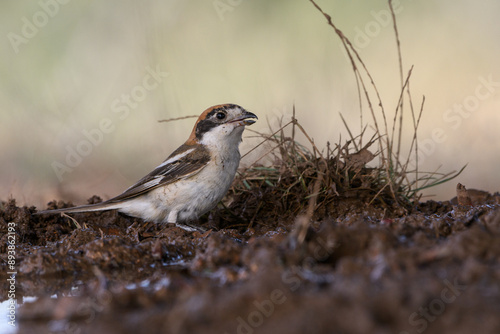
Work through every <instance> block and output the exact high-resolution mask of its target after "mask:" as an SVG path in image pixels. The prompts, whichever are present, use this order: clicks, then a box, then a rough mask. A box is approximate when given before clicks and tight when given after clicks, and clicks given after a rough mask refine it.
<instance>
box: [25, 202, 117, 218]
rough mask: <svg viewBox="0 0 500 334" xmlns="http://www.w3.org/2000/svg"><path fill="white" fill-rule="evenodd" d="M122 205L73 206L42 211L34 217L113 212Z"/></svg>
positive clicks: (107, 203) (104, 203) (103, 203)
mask: <svg viewBox="0 0 500 334" xmlns="http://www.w3.org/2000/svg"><path fill="white" fill-rule="evenodd" d="M121 207H122V205H120V203H110V202H102V203H97V204H87V205H80V206H75V207H72V208H63V209H55V210H42V211H38V212H36V213H34V214H35V215H43V214H51V213H76V212H91V211H106V210H114V209H119V208H121Z"/></svg>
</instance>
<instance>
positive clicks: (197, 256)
mask: <svg viewBox="0 0 500 334" xmlns="http://www.w3.org/2000/svg"><path fill="white" fill-rule="evenodd" d="M99 200H100V199H99V198H97V197H94V198H92V199H90V202H96V201H99ZM258 200H261V201H264V202H262V203H264V204H265V198H260V199H258V198H257V199H256V201H258ZM499 203H500V197H499V196H498V195H485V194H483V196H482V197H481V196H479V197H477V198H475V197H474V198H473V200H472V202H471V203H469V204H471V205H465V206H458V205H456V204H453V203H452V202H426V203H420V204H419V205H416V206H414V207H413V208H411V209H410V210H402V209H401V208H397V207H387V206H386V205H385V206H384V205H378V204H376V203H375V204H372V205H368V204H366V202H365V201H364V200H363V199H362V198H361V197H359V196H354V197H337V198H336V199H335V201H333V202H332V203H331V205H329V206H328V207H326V209H324V210H321V211H320V212H318V213H316V214H315V216H314V217H313V219H312V222H311V224H310V225H309V227H307V226H308V225H307V223H308V219H307V218H305V217H303V216H300V215H298V214H297V213H293V216H292V215H289V216H286V215H285V216H280V212H279V210H280V208H273V207H272V206H271V207H269V208H267V209H266V210H264V209H262V206H261V208H260V209H259V211H258V212H257V211H255V214H254V213H250V214H248V213H247V215H244V214H243V213H242V212H241V211H238V210H234V211H232V216H231V217H228V216H227V214H225V215H224V214H222V212H220V210H215V211H212V212H211V213H210V214H209V215H206V216H205V217H203V218H202V219H201V220H200V222H199V224H202V225H203V226H204V227H205V228H208V229H212V231H211V232H209V233H204V234H200V233H197V232H195V233H190V232H186V231H184V230H181V229H179V228H176V227H166V228H165V227H164V226H157V225H153V224H149V223H144V222H142V221H140V220H137V219H132V218H129V217H126V216H124V215H122V214H119V213H116V212H104V213H84V214H74V215H73V217H74V218H75V219H76V221H77V222H78V223H79V224H80V225H81V228H77V227H76V226H75V223H74V222H73V221H72V220H70V219H68V218H67V217H62V216H60V215H42V216H37V215H32V213H34V212H36V209H35V208H33V207H32V208H27V207H18V206H16V203H15V201H14V200H8V201H6V202H3V203H2V205H1V208H0V236H1V242H0V257H1V259H2V261H1V266H2V268H1V273H2V274H1V275H2V279H1V283H0V285H1V289H2V291H4V292H5V291H8V289H9V282H8V281H7V274H6V273H7V272H9V268H8V261H7V260H8V258H7V250H8V247H7V244H8V241H9V240H8V226H9V225H8V223H14V226H15V241H16V256H15V261H16V263H15V269H16V271H17V276H16V281H15V294H16V299H17V303H18V309H17V311H16V314H15V315H16V319H15V321H16V326H17V330H18V332H19V333H207V334H210V333H220V334H225V333H228V334H229V333H245V334H250V333H339V334H340V333H377V334H382V333H429V334H430V333H440V334H442V333H456V334H457V333H500V260H499V258H500V242H499V241H500V238H499V236H500V206H499V205H498V204H499ZM69 205H71V203H62V202H59V203H55V202H53V203H50V204H49V208H56V207H63V206H69ZM252 206H253V204H252V203H249V205H248V207H252ZM264 207H265V205H264ZM44 209H45V208H44ZM247 209H248V208H247ZM224 212H227V211H224ZM249 217H250V218H249ZM11 226H12V224H11ZM27 297H35V298H27ZM2 299H3V300H5V299H7V294H6V293H2ZM23 300H24V302H23ZM4 320H5V319H2V321H4ZM2 328H6V327H2Z"/></svg>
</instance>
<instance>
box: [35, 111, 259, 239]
mask: <svg viewBox="0 0 500 334" xmlns="http://www.w3.org/2000/svg"><path fill="white" fill-rule="evenodd" d="M255 119H257V116H256V115H255V114H253V113H251V112H248V111H246V110H245V109H243V108H242V107H240V106H238V105H235V104H221V105H217V106H213V107H211V108H208V109H207V110H205V111H204V112H203V113H202V114H201V115H200V117H199V118H198V120H197V121H196V124H195V125H194V128H193V131H192V132H191V135H190V136H189V138H188V140H187V141H186V142H185V143H184V144H183V145H181V146H180V147H179V148H178V149H176V150H175V151H174V152H173V153H172V154H171V155H170V156H169V157H168V158H167V159H166V160H165V161H163V162H162V163H161V164H160V165H159V166H158V167H156V168H155V169H154V170H153V171H152V172H151V173H149V174H148V175H146V176H145V177H143V178H142V179H141V180H139V181H138V182H137V183H136V184H134V185H133V186H131V187H130V188H128V189H127V190H125V192H123V193H122V194H121V195H118V196H116V197H113V198H111V199H109V200H107V201H105V202H102V203H98V204H90V205H82V206H77V207H73V208H64V209H57V210H46V211H40V212H38V213H37V214H44V213H58V212H59V213H74V212H88V211H104V210H118V211H120V212H123V213H125V214H126V215H129V216H133V217H138V218H142V219H143V220H146V221H154V222H156V223H170V224H175V225H177V226H178V227H181V228H183V229H185V230H188V231H195V230H198V229H199V228H196V227H194V226H191V225H189V221H191V220H194V219H197V218H198V217H200V216H201V215H203V214H204V213H206V212H208V211H209V210H211V209H212V208H213V207H215V206H216V205H217V203H218V202H219V201H220V200H221V199H222V198H223V197H224V195H225V194H226V192H227V191H228V189H229V187H230V186H231V183H232V182H233V179H234V176H235V174H236V170H237V168H238V165H239V163H240V157H241V156H240V151H239V145H240V142H241V136H242V134H243V130H244V129H245V126H246V125H250V124H253V123H255Z"/></svg>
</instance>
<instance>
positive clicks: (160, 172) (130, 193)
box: [106, 144, 210, 203]
mask: <svg viewBox="0 0 500 334" xmlns="http://www.w3.org/2000/svg"><path fill="white" fill-rule="evenodd" d="M209 161H210V153H209V152H208V150H207V149H206V148H205V147H204V146H202V145H199V144H198V145H182V146H181V147H179V148H178V149H177V150H175V151H174V152H173V153H172V154H171V155H170V156H169V157H168V158H167V159H166V160H165V161H164V162H163V163H161V164H160V165H159V166H158V167H156V168H155V169H154V170H153V171H152V172H151V173H149V174H148V175H146V176H145V177H143V178H142V179H141V180H139V181H138V182H137V183H136V184H134V185H133V186H131V187H130V188H128V189H127V190H125V192H123V193H122V194H120V195H118V196H116V197H113V198H111V199H109V200H108V201H106V203H113V202H120V201H123V200H127V199H130V198H133V197H136V196H138V195H140V194H143V193H145V192H148V191H151V190H153V189H155V188H157V187H160V186H164V185H167V184H170V183H172V182H175V181H177V180H181V179H186V178H188V177H190V176H193V175H195V174H197V173H199V172H200V171H201V170H202V169H203V168H204V167H205V166H206V165H207V163H208V162H209Z"/></svg>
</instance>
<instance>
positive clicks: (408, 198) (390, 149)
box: [230, 0, 465, 227]
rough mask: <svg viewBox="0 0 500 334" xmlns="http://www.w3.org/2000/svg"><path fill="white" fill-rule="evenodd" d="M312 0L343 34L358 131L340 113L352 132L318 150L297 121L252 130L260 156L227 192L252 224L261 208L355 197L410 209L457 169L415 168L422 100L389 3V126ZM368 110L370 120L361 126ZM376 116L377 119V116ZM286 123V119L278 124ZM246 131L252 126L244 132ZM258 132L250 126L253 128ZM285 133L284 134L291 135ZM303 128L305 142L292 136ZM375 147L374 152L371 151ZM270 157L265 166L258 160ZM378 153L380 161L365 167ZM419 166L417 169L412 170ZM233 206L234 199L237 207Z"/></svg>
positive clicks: (271, 211) (366, 79) (373, 90)
mask: <svg viewBox="0 0 500 334" xmlns="http://www.w3.org/2000/svg"><path fill="white" fill-rule="evenodd" d="M310 2H311V3H312V4H313V5H314V6H315V7H316V8H317V9H318V11H319V12H320V13H321V14H322V15H323V16H324V17H325V18H326V20H327V23H328V25H329V26H330V27H332V28H333V30H334V31H335V33H336V35H337V36H338V37H339V38H340V40H341V42H342V44H343V46H344V48H345V51H346V52H347V55H348V58H349V60H350V63H351V66H352V70H353V74H354V76H355V79H356V84H357V89H358V104H359V114H360V128H361V129H362V130H361V133H360V134H359V135H357V136H355V135H353V132H352V131H351V129H350V127H349V126H348V124H347V123H346V122H345V120H344V118H343V116H342V115H341V118H342V121H343V123H344V125H345V127H346V130H347V132H348V134H349V139H348V140H347V141H346V142H342V140H341V139H340V140H339V142H338V143H337V144H336V145H334V147H331V145H330V143H328V144H327V147H326V149H325V150H324V151H321V150H320V149H318V147H317V146H316V144H315V143H314V140H313V139H312V137H311V136H310V135H309V134H308V133H307V132H306V130H305V129H304V128H303V127H302V125H301V124H300V123H299V121H298V120H297V119H296V118H295V108H294V110H293V116H292V119H291V120H289V121H288V122H286V123H285V124H282V125H281V126H280V127H279V128H278V129H277V130H275V129H270V134H264V133H257V135H258V136H260V137H261V138H262V139H263V140H262V142H261V143H260V144H259V145H257V146H256V147H255V148H254V149H257V148H261V149H262V147H266V149H265V150H264V153H263V154H262V155H261V156H260V157H259V158H258V159H257V160H256V161H255V162H254V163H253V164H251V165H250V166H249V167H247V168H246V169H245V170H243V171H242V172H241V173H240V175H239V176H238V177H237V179H236V182H235V183H234V185H233V187H232V189H231V194H232V196H231V198H232V199H231V203H230V204H231V207H232V208H233V209H234V208H235V207H238V208H239V209H240V210H239V215H240V217H241V214H244V213H245V212H246V213H247V216H248V213H250V215H249V217H251V219H250V225H249V227H251V226H252V224H253V223H254V220H255V217H256V216H257V215H259V213H264V212H265V213H266V219H273V218H275V219H279V217H291V216H296V215H298V214H301V213H305V214H306V216H307V217H309V218H311V217H313V214H314V213H315V212H317V211H318V210H319V211H321V212H324V213H327V212H328V208H329V207H330V205H332V204H334V203H335V201H338V200H339V198H346V197H356V198H358V199H360V200H362V201H364V202H365V203H367V204H368V205H372V204H376V205H383V206H388V207H392V208H394V207H400V208H404V209H405V210H406V209H409V208H410V207H411V206H412V204H413V203H415V202H418V201H419V199H420V198H421V196H420V191H421V190H422V189H425V188H429V187H433V186H436V185H439V184H441V183H444V182H446V181H449V180H450V179H452V178H454V177H456V176H458V175H459V174H460V173H461V172H462V170H463V169H464V168H465V167H464V168H462V169H461V170H460V171H458V172H451V173H445V174H442V173H438V172H437V171H435V172H430V173H427V172H422V171H419V169H418V154H417V152H418V140H417V139H418V136H417V130H418V127H419V124H420V120H421V117H422V113H423V110H424V103H425V97H422V100H421V102H420V104H419V107H418V108H417V109H416V108H415V107H414V103H413V99H412V95H411V90H410V78H411V74H412V69H413V68H412V67H411V68H410V69H409V70H408V71H407V72H406V74H405V73H404V72H403V71H404V66H403V60H402V57H401V49H400V41H399V35H398V29H397V23H396V17H395V15H394V11H393V9H392V4H391V1H390V0H389V8H390V11H391V13H392V19H393V23H394V24H393V28H394V33H395V39H396V49H397V52H398V56H399V70H400V74H401V75H400V79H401V82H400V84H401V85H400V86H401V87H400V92H399V100H398V101H397V107H396V110H395V111H394V113H393V115H392V125H391V126H389V124H388V118H389V117H388V114H387V112H386V109H385V107H384V106H385V103H384V101H383V100H382V98H381V96H380V94H379V91H378V89H377V85H376V83H375V80H374V78H373V77H372V75H371V74H370V71H369V70H368V69H367V67H366V66H365V64H364V62H363V60H362V59H361V57H360V55H359V54H358V52H357V51H356V49H355V48H354V47H353V45H352V43H351V42H350V41H349V39H348V38H347V37H346V36H345V35H344V34H343V32H342V31H341V30H340V29H338V28H337V27H336V26H335V24H334V23H333V20H332V18H331V16H330V15H328V14H327V13H325V12H324V11H323V10H322V9H321V8H320V7H319V6H318V5H317V4H316V3H315V1H314V0H310ZM365 109H368V113H369V115H370V122H369V123H367V124H365V123H364V121H363V120H364V114H365V113H366V110H365ZM405 117H411V124H412V131H413V136H412V139H411V141H410V143H409V144H407V147H406V150H405V151H406V152H408V153H407V155H406V156H403V154H402V151H403V150H404V147H403V145H404V144H405V143H404V142H403V124H404V120H405ZM380 119H381V120H380ZM282 123H283V122H282ZM367 128H370V129H373V130H374V134H373V135H372V136H371V138H370V139H369V140H365V136H367V135H366V132H367V131H366V129H367ZM249 131H252V130H251V129H249ZM253 132H255V131H253ZM290 132H291V134H290V135H288V136H287V135H286V133H290ZM298 133H301V134H302V135H303V136H304V137H305V138H306V141H307V144H306V145H304V144H300V143H298V142H297V140H296V136H297V134H298ZM374 152H375V153H374ZM264 157H265V158H267V159H268V160H270V161H271V163H270V164H262V163H261V160H262V159H263V158H264ZM375 157H377V158H378V161H379V163H378V166H376V167H368V166H367V164H368V163H369V162H370V161H372V160H373V159H374V158H375ZM413 166H416V167H413ZM235 203H236V204H235Z"/></svg>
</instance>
